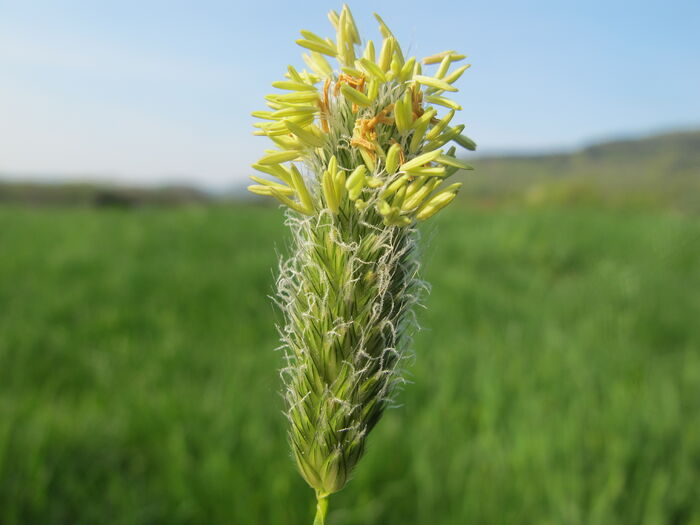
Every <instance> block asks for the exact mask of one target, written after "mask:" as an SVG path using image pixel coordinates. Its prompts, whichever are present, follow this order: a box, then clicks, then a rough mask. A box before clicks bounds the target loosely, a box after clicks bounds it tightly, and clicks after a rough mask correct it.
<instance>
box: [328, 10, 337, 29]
mask: <svg viewBox="0 0 700 525" xmlns="http://www.w3.org/2000/svg"><path fill="white" fill-rule="evenodd" d="M328 20H329V22H330V23H331V25H332V26H333V29H335V30H336V31H337V30H338V13H336V12H335V11H334V10H331V11H329V12H328Z"/></svg>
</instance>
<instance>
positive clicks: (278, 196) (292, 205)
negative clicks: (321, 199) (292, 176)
mask: <svg viewBox="0 0 700 525" xmlns="http://www.w3.org/2000/svg"><path fill="white" fill-rule="evenodd" d="M270 191H271V193H272V196H273V197H274V198H276V199H277V200H278V201H280V202H281V203H282V204H284V205H286V206H289V207H290V208H291V209H293V210H294V211H297V212H299V213H302V214H304V215H312V214H313V209H309V208H306V207H304V206H303V205H302V204H301V203H299V202H295V201H293V200H292V199H290V198H289V197H287V196H286V195H284V194H282V193H280V192H279V191H277V190H276V189H275V188H270Z"/></svg>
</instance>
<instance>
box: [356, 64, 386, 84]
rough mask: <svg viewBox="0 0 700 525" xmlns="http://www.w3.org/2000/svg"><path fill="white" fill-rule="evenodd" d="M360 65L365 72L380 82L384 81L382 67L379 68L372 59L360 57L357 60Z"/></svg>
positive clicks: (384, 76)
mask: <svg viewBox="0 0 700 525" xmlns="http://www.w3.org/2000/svg"><path fill="white" fill-rule="evenodd" d="M357 62H358V63H359V64H360V67H361V68H362V69H364V71H365V73H367V74H368V75H370V76H372V77H374V78H376V79H377V80H379V81H380V82H386V75H385V73H384V71H383V70H382V68H380V67H379V66H378V65H377V64H375V63H374V61H372V60H370V59H368V58H361V59H359V60H358V61H357Z"/></svg>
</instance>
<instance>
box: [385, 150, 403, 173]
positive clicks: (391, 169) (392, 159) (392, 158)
mask: <svg viewBox="0 0 700 525" xmlns="http://www.w3.org/2000/svg"><path fill="white" fill-rule="evenodd" d="M400 154H401V146H400V145H399V144H392V145H391V147H390V148H389V151H387V153H386V171H387V173H388V174H389V175H393V174H394V173H396V170H397V169H398V167H399V156H400Z"/></svg>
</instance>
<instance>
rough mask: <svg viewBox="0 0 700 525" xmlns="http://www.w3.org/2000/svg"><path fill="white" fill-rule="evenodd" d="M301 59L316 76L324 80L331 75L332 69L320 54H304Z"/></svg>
mask: <svg viewBox="0 0 700 525" xmlns="http://www.w3.org/2000/svg"><path fill="white" fill-rule="evenodd" d="M302 58H303V59H304V62H305V63H306V65H307V66H309V68H310V69H311V70H312V71H313V72H314V73H316V74H317V75H318V76H320V77H322V78H325V77H330V76H332V75H333V68H332V67H331V65H330V64H329V63H328V60H326V59H325V57H324V56H323V55H321V54H320V53H315V52H314V53H311V54H310V55H309V54H306V53H304V55H302Z"/></svg>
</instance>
